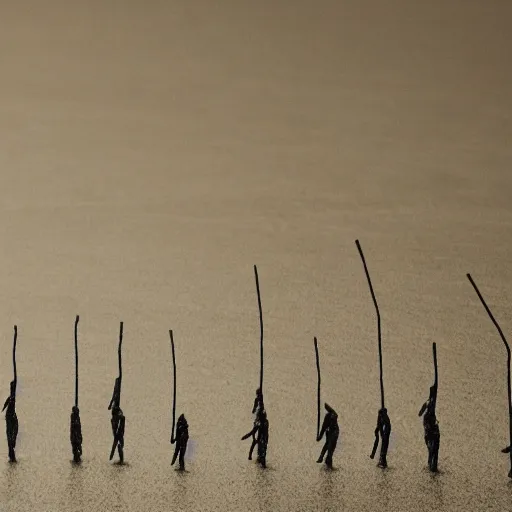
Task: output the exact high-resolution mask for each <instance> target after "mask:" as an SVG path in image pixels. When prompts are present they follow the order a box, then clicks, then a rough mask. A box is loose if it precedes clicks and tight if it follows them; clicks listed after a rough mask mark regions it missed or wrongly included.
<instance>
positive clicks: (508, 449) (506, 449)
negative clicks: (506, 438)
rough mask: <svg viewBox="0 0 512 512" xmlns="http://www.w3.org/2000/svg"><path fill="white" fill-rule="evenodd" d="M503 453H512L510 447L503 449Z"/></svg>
mask: <svg viewBox="0 0 512 512" xmlns="http://www.w3.org/2000/svg"><path fill="white" fill-rule="evenodd" d="M501 453H510V446H507V447H506V448H503V450H501Z"/></svg>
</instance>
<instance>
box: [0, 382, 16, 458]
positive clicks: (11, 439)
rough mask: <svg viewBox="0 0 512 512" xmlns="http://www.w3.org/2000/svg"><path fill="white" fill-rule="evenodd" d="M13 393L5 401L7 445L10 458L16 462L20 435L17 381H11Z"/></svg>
mask: <svg viewBox="0 0 512 512" xmlns="http://www.w3.org/2000/svg"><path fill="white" fill-rule="evenodd" d="M10 388H11V389H10V390H11V393H10V395H9V397H8V398H7V400H6V401H5V403H4V407H3V409H2V412H3V411H4V410H5V423H6V425H5V426H6V433H7V445H8V447H9V460H10V461H11V462H16V453H15V449H16V438H17V437H18V417H17V416H16V383H15V381H11V384H10Z"/></svg>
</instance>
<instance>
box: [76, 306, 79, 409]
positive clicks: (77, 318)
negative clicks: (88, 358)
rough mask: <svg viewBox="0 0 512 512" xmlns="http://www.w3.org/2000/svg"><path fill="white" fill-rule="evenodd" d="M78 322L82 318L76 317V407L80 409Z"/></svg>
mask: <svg viewBox="0 0 512 512" xmlns="http://www.w3.org/2000/svg"><path fill="white" fill-rule="evenodd" d="M78 320H80V317H79V316H78V315H76V319H75V406H76V407H78Z"/></svg>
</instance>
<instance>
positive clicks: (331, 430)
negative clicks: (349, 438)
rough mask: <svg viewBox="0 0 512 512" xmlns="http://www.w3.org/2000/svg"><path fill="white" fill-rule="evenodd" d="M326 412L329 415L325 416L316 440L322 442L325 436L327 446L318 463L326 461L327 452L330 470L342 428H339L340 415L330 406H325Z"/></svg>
mask: <svg viewBox="0 0 512 512" xmlns="http://www.w3.org/2000/svg"><path fill="white" fill-rule="evenodd" d="M325 410H326V411H327V413H326V415H325V418H324V422H323V424H322V428H321V430H320V432H319V434H318V436H317V438H316V440H317V441H321V439H322V437H323V436H324V434H325V444H324V446H323V447H322V451H321V453H320V457H318V460H317V462H318V463H319V464H321V463H322V462H323V460H324V456H325V453H326V452H327V458H326V459H325V465H326V466H327V467H328V468H329V469H332V456H333V454H334V450H335V449H336V444H337V443H338V436H339V434H340V428H339V426H338V414H337V413H336V411H335V410H334V409H333V408H332V407H330V406H329V405H328V404H325Z"/></svg>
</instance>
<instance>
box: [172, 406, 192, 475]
mask: <svg viewBox="0 0 512 512" xmlns="http://www.w3.org/2000/svg"><path fill="white" fill-rule="evenodd" d="M174 442H175V443H176V447H175V448H174V455H173V456H172V462H171V466H172V465H174V463H175V462H176V459H178V460H179V464H180V470H181V471H184V470H185V452H186V451H187V443H188V423H187V420H186V419H185V415H184V414H181V415H180V417H179V418H178V422H177V423H176V438H175V439H174Z"/></svg>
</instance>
